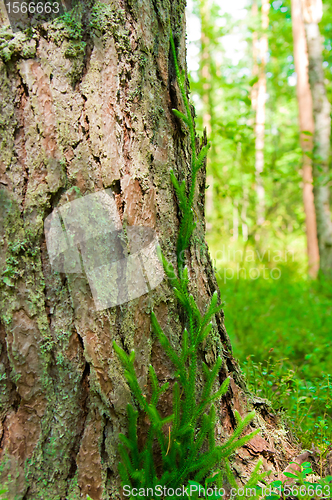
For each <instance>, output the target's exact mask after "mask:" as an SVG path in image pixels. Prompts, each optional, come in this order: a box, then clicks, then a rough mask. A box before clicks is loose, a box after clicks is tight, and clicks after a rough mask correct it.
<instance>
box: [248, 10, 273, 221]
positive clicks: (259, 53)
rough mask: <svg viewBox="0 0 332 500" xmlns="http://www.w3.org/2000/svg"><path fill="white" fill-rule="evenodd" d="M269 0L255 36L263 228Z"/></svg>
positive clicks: (257, 158) (258, 190)
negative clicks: (259, 35)
mask: <svg viewBox="0 0 332 500" xmlns="http://www.w3.org/2000/svg"><path fill="white" fill-rule="evenodd" d="M269 9H270V3H269V1H268V0H262V8H261V17H262V30H263V33H262V36H261V37H259V38H258V36H257V33H254V36H253V56H254V76H255V75H257V77H258V81H257V83H255V85H254V89H253V108H254V110H255V113H256V119H255V173H256V193H257V225H258V226H261V225H262V224H263V222H264V220H265V190H264V185H263V179H262V177H261V174H262V172H263V169H264V140H265V101H266V74H265V66H266V60H267V53H268V41H267V34H266V30H267V28H268V27H269ZM252 13H253V15H254V16H258V6H257V2H256V0H255V1H254V3H253V7H252Z"/></svg>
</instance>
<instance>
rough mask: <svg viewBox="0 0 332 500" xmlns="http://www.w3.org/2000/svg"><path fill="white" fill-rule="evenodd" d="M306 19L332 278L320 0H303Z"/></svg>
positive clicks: (325, 254) (318, 197)
mask: <svg viewBox="0 0 332 500" xmlns="http://www.w3.org/2000/svg"><path fill="white" fill-rule="evenodd" d="M302 8H303V19H304V25H305V31H306V37H307V45H308V56H309V83H310V89H311V95H312V102H313V115H314V124H315V133H314V151H313V176H314V199H315V208H316V220H317V236H318V245H319V255H320V269H321V270H322V272H323V273H324V274H326V275H328V276H330V277H332V217H331V208H330V179H329V157H330V136H331V116H330V113H331V105H330V103H329V101H328V99H327V95H326V88H325V82H324V71H323V60H322V41H321V35H320V32H319V27H318V23H319V21H320V20H321V17H322V2H321V0H302Z"/></svg>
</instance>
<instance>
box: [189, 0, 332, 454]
mask: <svg viewBox="0 0 332 500" xmlns="http://www.w3.org/2000/svg"><path fill="white" fill-rule="evenodd" d="M187 32H188V64H189V72H190V88H191V99H192V101H193V103H194V105H195V108H196V114H197V125H198V129H199V132H202V131H203V129H204V128H206V131H207V135H208V139H209V141H210V142H211V146H212V147H211V149H210V154H209V160H208V164H207V188H206V216H207V241H208V244H209V247H210V253H211V257H212V259H213V261H214V265H215V268H216V272H217V277H218V280H219V285H220V289H221V298H222V300H223V301H224V311H225V322H226V327H227V330H228V333H229V335H230V337H231V340H232V344H233V347H234V352H235V355H236V356H237V357H238V358H239V360H240V363H241V366H242V368H243V371H244V373H245V375H246V377H247V380H248V382H249V385H250V386H251V388H252V389H253V390H254V391H255V392H256V394H257V395H258V396H260V397H262V398H267V399H269V400H270V401H271V403H272V405H273V407H274V409H275V410H278V411H280V412H281V413H282V414H283V415H284V418H285V419H287V420H288V421H289V422H290V424H291V426H292V427H293V429H294V431H295V433H296V434H297V435H298V436H299V439H300V440H301V441H302V445H303V446H304V447H305V448H308V449H311V448H312V446H314V448H315V450H316V452H317V453H318V454H319V456H320V457H321V459H322V460H323V458H325V456H326V455H327V453H328V452H329V450H330V449H331V448H332V392H331V388H332V300H331V299H332V281H331V269H332V259H331V253H329V252H331V251H332V247H331V246H329V245H331V214H330V212H329V210H328V209H329V205H328V203H329V200H328V196H329V194H330V191H331V171H332V170H331V168H330V167H331V157H330V132H331V123H330V107H329V106H330V105H329V103H330V102H331V99H332V51H331V49H332V3H331V2H330V3H328V2H327V1H325V3H324V5H323V6H322V5H321V4H320V3H319V2H318V1H316V2H315V1H312V0H304V1H303V2H302V6H301V3H300V0H294V1H293V0H292V4H291V1H290V0H275V1H273V2H271V3H269V2H268V0H253V1H251V0H248V1H246V0H230V1H229V2H227V1H225V0H215V1H213V0H191V1H189V3H188V7H187ZM305 33H306V35H305ZM308 36H309V39H308ZM310 36H311V40H310ZM294 49H295V52H294ZM308 49H309V60H310V66H309V67H310V71H308ZM296 65H297V67H296ZM309 79H310V87H309ZM299 111H300V115H299ZM315 125H316V128H315ZM324 134H325V135H324ZM324 147H325V149H324ZM312 166H313V176H314V181H313V184H312V183H311V179H310V177H311V175H312V174H311V168H312ZM312 185H314V193H315V204H316V211H315V208H314V205H313V193H312ZM322 207H323V211H321V212H320V210H322ZM330 207H331V205H330ZM315 212H316V220H317V224H316V222H315ZM323 212H324V213H323ZM324 217H325V220H324ZM326 217H327V219H326ZM316 225H317V228H318V236H319V237H318V240H317V231H316ZM329 238H330V239H329ZM318 245H319V248H320V254H321V255H320V258H321V265H320V270H319V271H318V267H319V266H318ZM324 245H325V246H324Z"/></svg>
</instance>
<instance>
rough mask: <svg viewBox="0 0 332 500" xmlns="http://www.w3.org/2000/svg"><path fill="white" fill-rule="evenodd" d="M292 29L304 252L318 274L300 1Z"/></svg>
mask: <svg viewBox="0 0 332 500" xmlns="http://www.w3.org/2000/svg"><path fill="white" fill-rule="evenodd" d="M291 7H292V28H293V40H294V62H295V71H296V75H297V83H296V90H297V100H298V105H299V124H300V134H301V137H300V140H301V147H302V151H303V162H302V171H303V174H302V175H303V204H304V212H305V220H306V235H307V253H308V265H309V275H310V276H311V277H313V278H315V277H316V276H317V273H318V270H319V249H318V239H317V224H316V214H315V203H314V193H313V179H312V155H311V154H309V156H308V155H307V154H306V153H308V152H309V153H312V149H313V135H314V119H313V109H312V97H311V92H310V86H309V74H308V65H309V61H308V50H307V42H306V37H305V29H304V22H303V19H302V9H301V0H292V5H291Z"/></svg>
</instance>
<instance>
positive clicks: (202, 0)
mask: <svg viewBox="0 0 332 500" xmlns="http://www.w3.org/2000/svg"><path fill="white" fill-rule="evenodd" d="M198 7H199V17H200V21H201V47H200V65H199V74H200V79H201V86H202V103H203V128H204V129H205V130H206V133H207V135H208V137H211V132H212V126H211V121H212V114H213V109H212V107H213V105H212V89H211V56H210V50H211V46H212V43H211V42H212V41H211V39H210V37H209V31H210V29H209V28H210V8H211V5H210V0H198ZM211 153H212V155H213V154H214V146H213V145H212V151H211ZM210 157H211V156H210ZM210 161H211V160H210V158H208V160H207V163H208V164H209V163H210ZM207 168H208V167H207ZM208 170H209V168H208ZM205 201H206V204H205V211H206V215H207V216H208V217H211V216H212V213H213V175H212V173H211V172H209V174H208V176H207V189H206V194H205Z"/></svg>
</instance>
